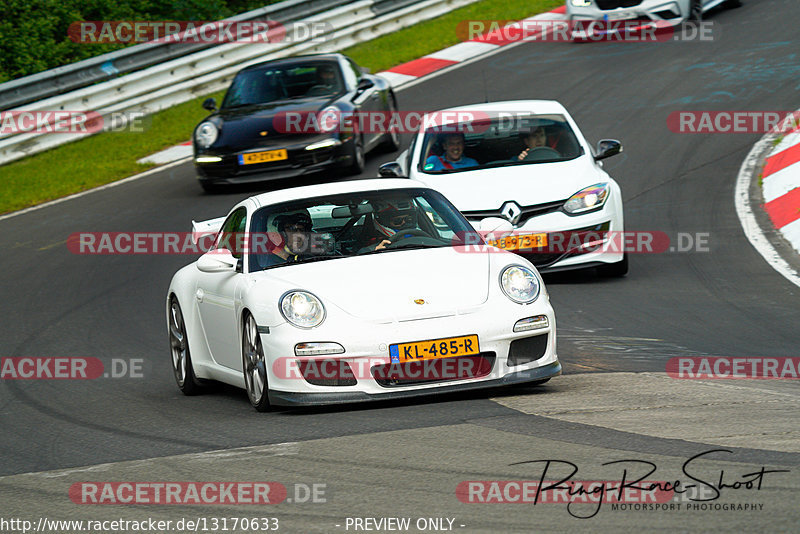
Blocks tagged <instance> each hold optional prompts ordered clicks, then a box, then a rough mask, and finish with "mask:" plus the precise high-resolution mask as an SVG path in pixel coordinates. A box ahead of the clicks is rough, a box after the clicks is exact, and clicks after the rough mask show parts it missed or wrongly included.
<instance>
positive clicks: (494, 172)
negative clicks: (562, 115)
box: [415, 155, 607, 211]
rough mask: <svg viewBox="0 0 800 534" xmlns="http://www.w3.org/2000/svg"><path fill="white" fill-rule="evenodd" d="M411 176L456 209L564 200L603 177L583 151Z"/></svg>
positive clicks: (483, 208)
mask: <svg viewBox="0 0 800 534" xmlns="http://www.w3.org/2000/svg"><path fill="white" fill-rule="evenodd" d="M415 178H416V179H417V180H419V181H421V182H424V183H426V184H427V185H429V186H431V187H433V188H435V189H437V190H439V191H440V192H441V193H442V194H444V196H446V197H447V198H448V200H450V202H452V203H453V204H454V205H455V206H456V207H457V208H458V209H459V210H460V211H481V210H496V209H500V208H501V207H502V205H503V203H504V202H506V201H508V200H513V201H515V202H517V204H520V205H521V206H532V205H535V204H544V203H548V202H555V201H558V200H566V199H568V198H569V197H571V196H572V195H573V194H575V193H576V192H577V191H579V190H580V189H583V188H584V187H587V186H590V185H592V184H595V183H598V182H599V181H602V180H604V179H605V180H607V178H604V177H603V175H602V174H601V173H600V172H598V169H597V167H596V166H595V164H594V162H593V160H592V158H591V157H590V156H586V155H583V156H580V157H578V158H575V159H572V160H569V161H559V162H553V163H532V164H529V165H509V166H507V167H496V168H491V169H482V170H476V171H462V172H455V173H451V174H441V175H434V174H424V173H421V172H417V173H416V176H415Z"/></svg>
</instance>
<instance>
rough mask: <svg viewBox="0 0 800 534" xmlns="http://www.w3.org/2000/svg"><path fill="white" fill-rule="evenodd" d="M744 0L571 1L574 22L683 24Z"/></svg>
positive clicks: (569, 1) (571, 13)
mask: <svg viewBox="0 0 800 534" xmlns="http://www.w3.org/2000/svg"><path fill="white" fill-rule="evenodd" d="M740 5H741V0H567V18H568V20H569V21H570V22H579V21H586V22H588V21H617V20H639V21H642V22H653V23H668V24H671V25H675V24H680V23H681V22H684V21H687V20H695V21H696V20H700V19H701V18H702V16H703V13H705V12H707V11H709V10H711V9H713V8H715V7H720V6H725V7H738V6H740Z"/></svg>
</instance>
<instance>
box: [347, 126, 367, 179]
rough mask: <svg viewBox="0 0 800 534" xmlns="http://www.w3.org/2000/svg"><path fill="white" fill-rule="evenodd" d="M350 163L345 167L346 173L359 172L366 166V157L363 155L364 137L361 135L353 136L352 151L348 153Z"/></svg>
mask: <svg viewBox="0 0 800 534" xmlns="http://www.w3.org/2000/svg"><path fill="white" fill-rule="evenodd" d="M350 158H351V159H352V163H351V164H350V166H349V167H347V174H350V175H353V174H361V173H362V172H364V167H366V158H365V156H364V138H363V137H362V136H361V135H355V136H354V137H353V152H352V154H350Z"/></svg>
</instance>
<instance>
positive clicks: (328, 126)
mask: <svg viewBox="0 0 800 534" xmlns="http://www.w3.org/2000/svg"><path fill="white" fill-rule="evenodd" d="M339 114H340V111H339V109H338V108H335V107H333V106H329V107H327V108H325V109H323V110H322V111H320V113H319V115H318V116H317V123H318V124H319V131H320V132H321V133H331V132H335V131H336V130H337V129H338V128H339Z"/></svg>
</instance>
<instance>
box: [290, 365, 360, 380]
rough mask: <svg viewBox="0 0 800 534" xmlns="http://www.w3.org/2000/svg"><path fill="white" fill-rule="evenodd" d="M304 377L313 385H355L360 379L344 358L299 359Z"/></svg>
mask: <svg viewBox="0 0 800 534" xmlns="http://www.w3.org/2000/svg"><path fill="white" fill-rule="evenodd" d="M297 366H298V367H299V368H300V374H301V375H303V379H304V380H305V381H306V382H308V383H309V384H311V385H312V386H355V385H356V384H357V383H358V381H357V380H356V377H355V375H353V370H352V369H351V368H350V364H348V363H347V362H346V361H344V360H333V359H320V360H298V361H297Z"/></svg>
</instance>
